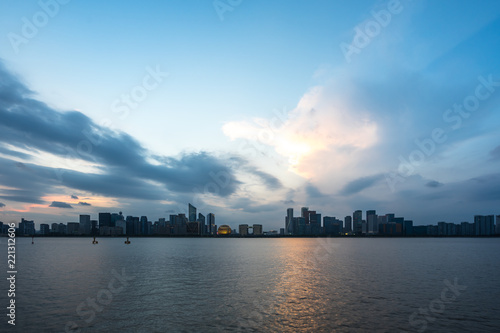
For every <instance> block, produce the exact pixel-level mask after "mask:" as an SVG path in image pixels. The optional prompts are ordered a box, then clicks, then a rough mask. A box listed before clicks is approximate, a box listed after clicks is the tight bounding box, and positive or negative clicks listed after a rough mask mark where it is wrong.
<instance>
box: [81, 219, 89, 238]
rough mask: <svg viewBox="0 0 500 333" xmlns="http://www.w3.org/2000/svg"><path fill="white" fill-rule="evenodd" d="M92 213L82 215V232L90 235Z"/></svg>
mask: <svg viewBox="0 0 500 333" xmlns="http://www.w3.org/2000/svg"><path fill="white" fill-rule="evenodd" d="M90 228H91V225H90V215H80V233H81V234H82V235H90V231H91V230H90Z"/></svg>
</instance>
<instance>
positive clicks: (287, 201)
mask: <svg viewBox="0 0 500 333" xmlns="http://www.w3.org/2000/svg"><path fill="white" fill-rule="evenodd" d="M281 202H282V203H283V204H284V205H294V204H295V201H293V200H281Z"/></svg>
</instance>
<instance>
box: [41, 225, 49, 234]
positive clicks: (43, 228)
mask: <svg viewBox="0 0 500 333" xmlns="http://www.w3.org/2000/svg"><path fill="white" fill-rule="evenodd" d="M40 234H41V235H44V236H46V235H49V234H50V227H49V225H48V224H45V223H42V224H40Z"/></svg>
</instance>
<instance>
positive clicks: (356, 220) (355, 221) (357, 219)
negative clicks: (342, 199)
mask: <svg viewBox="0 0 500 333" xmlns="http://www.w3.org/2000/svg"><path fill="white" fill-rule="evenodd" d="M362 222H363V211H361V210H356V211H355V212H354V213H352V229H353V231H354V233H355V234H356V235H361V231H362Z"/></svg>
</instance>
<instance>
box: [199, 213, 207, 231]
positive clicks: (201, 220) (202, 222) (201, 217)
mask: <svg viewBox="0 0 500 333" xmlns="http://www.w3.org/2000/svg"><path fill="white" fill-rule="evenodd" d="M198 223H199V224H200V235H205V234H206V233H207V228H206V226H205V215H203V214H202V213H198Z"/></svg>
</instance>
